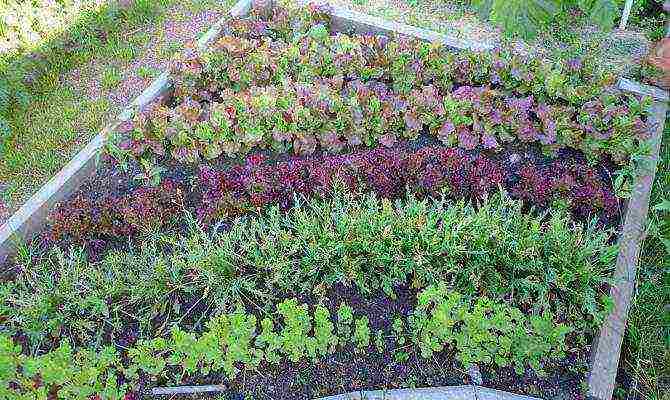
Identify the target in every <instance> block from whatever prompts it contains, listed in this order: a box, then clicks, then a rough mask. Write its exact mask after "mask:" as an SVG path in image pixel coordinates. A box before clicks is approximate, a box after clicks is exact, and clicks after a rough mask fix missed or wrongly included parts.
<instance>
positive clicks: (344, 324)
mask: <svg viewBox="0 0 670 400" xmlns="http://www.w3.org/2000/svg"><path fill="white" fill-rule="evenodd" d="M353 321H354V310H353V308H351V306H349V305H347V303H342V304H340V307H339V308H338V309H337V335H338V336H339V337H340V339H341V340H343V341H345V342H346V341H348V340H349V339H350V338H351V324H352V323H353Z"/></svg>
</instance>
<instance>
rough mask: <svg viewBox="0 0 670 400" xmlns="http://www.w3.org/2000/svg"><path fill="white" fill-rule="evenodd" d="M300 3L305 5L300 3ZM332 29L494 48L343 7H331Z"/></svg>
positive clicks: (469, 47) (462, 47) (458, 47)
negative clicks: (398, 35)
mask: <svg viewBox="0 0 670 400" xmlns="http://www.w3.org/2000/svg"><path fill="white" fill-rule="evenodd" d="M301 3H303V4H304V3H307V2H306V1H301ZM332 10H333V13H332V24H331V26H332V29H333V30H334V31H336V32H342V33H357V34H400V35H405V36H409V37H414V38H417V39H420V40H425V41H427V42H434V43H442V44H444V45H445V46H447V47H450V48H452V49H455V50H473V51H490V50H492V49H493V47H494V46H492V45H490V44H487V43H482V42H477V41H472V40H465V39H460V38H456V37H454V36H450V35H445V34H443V33H439V32H435V31H431V30H428V29H423V28H418V27H416V26H411V25H407V24H402V23H399V22H393V21H387V20H385V19H383V18H380V17H375V16H372V15H368V14H363V13H360V12H357V11H353V10H349V9H347V8H344V7H337V6H335V7H332Z"/></svg>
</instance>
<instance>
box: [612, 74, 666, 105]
mask: <svg viewBox="0 0 670 400" xmlns="http://www.w3.org/2000/svg"><path fill="white" fill-rule="evenodd" d="M617 86H618V87H619V89H621V90H625V91H627V92H631V93H636V94H639V95H643V96H650V97H651V98H653V99H654V100H658V101H664V102H667V101H668V100H670V96H669V95H668V92H667V91H665V90H663V89H660V88H657V87H656V86H649V85H643V84H641V83H638V82H635V81H632V80H630V79H628V78H619V82H618V83H617Z"/></svg>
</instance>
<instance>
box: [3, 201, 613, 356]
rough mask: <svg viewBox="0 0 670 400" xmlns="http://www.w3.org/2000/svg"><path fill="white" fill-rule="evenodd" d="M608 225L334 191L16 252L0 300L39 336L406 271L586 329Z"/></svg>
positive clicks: (141, 326)
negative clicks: (133, 233) (206, 219)
mask: <svg viewBox="0 0 670 400" xmlns="http://www.w3.org/2000/svg"><path fill="white" fill-rule="evenodd" d="M180 231H182V230H180ZM611 233H612V232H610V231H603V230H602V229H598V228H596V227H594V226H592V225H586V226H584V225H582V224H580V223H575V222H572V221H571V219H570V217H569V215H568V214H567V213H566V212H565V211H563V210H560V209H557V210H553V211H552V212H551V213H550V214H546V215H544V214H543V215H529V214H526V213H524V212H523V211H522V206H521V203H519V202H514V201H512V200H510V199H509V198H507V197H506V196H502V195H495V196H493V197H492V198H490V199H489V200H487V201H485V202H483V203H482V204H481V205H480V206H479V207H478V208H474V207H473V206H471V205H468V204H466V203H463V202H459V203H451V202H448V201H447V200H445V199H442V200H440V199H438V200H437V201H435V202H433V201H428V200H424V201H419V200H417V199H415V198H414V197H411V196H410V197H409V198H407V199H405V200H397V201H396V202H395V203H391V202H390V201H388V200H380V199H377V198H376V197H374V196H371V195H368V196H362V197H359V199H358V200H356V199H355V198H354V197H352V196H351V195H342V194H338V193H335V194H334V195H333V198H332V199H330V200H316V199H313V200H311V201H309V202H307V203H304V202H299V203H298V204H297V205H295V206H294V207H293V208H291V209H290V210H289V211H287V212H281V211H280V210H279V209H278V208H277V207H273V208H271V209H269V210H268V211H267V212H266V213H263V214H261V215H259V216H255V217H248V218H238V219H235V220H234V221H231V222H230V223H228V224H225V225H217V226H215V227H213V228H212V232H211V231H210V230H209V229H208V230H204V228H202V227H199V226H197V225H195V221H192V222H191V223H190V224H189V229H187V230H186V232H185V233H180V232H174V231H168V230H166V229H162V230H161V231H160V232H148V233H147V234H145V235H143V237H142V240H140V241H138V242H137V244H136V245H134V246H130V247H129V248H121V249H118V250H116V249H109V250H108V251H107V252H106V253H104V254H103V255H102V256H101V257H100V261H90V260H88V258H87V257H86V255H85V254H84V253H83V252H82V251H80V250H76V249H74V248H73V249H70V250H69V251H68V252H63V251H60V250H58V249H55V250H53V251H52V253H51V254H49V255H47V256H45V257H44V258H35V259H32V258H30V254H31V253H30V252H21V254H20V257H19V258H18V259H17V265H16V267H15V268H14V269H13V270H12V271H14V274H15V276H13V277H12V279H11V281H7V282H4V283H2V286H0V288H1V289H2V294H3V296H2V297H1V300H0V310H2V315H3V318H2V319H3V321H4V322H3V323H4V324H5V326H6V328H7V329H11V331H12V332H14V333H16V334H19V335H20V336H21V337H22V338H24V339H25V340H26V341H28V342H29V343H30V344H31V346H33V348H35V349H36V348H40V346H46V347H47V348H48V347H50V346H51V345H52V344H53V343H55V342H57V341H58V339H60V338H69V339H70V340H72V341H73V342H74V343H81V344H91V343H98V342H99V341H100V340H103V339H110V336H109V335H112V336H113V337H117V338H118V336H115V335H119V331H118V330H120V329H122V327H123V326H125V324H128V323H130V324H131V325H132V326H134V327H136V329H138V330H139V333H140V335H142V336H146V335H152V334H153V333H154V332H155V330H156V329H159V330H160V329H161V327H162V328H165V327H166V326H169V324H170V322H172V321H174V320H175V318H176V319H177V320H180V319H182V318H180V315H182V313H183V312H184V311H186V310H189V309H192V307H196V306H197V310H198V312H194V314H193V315H191V316H189V320H190V318H196V320H197V318H199V317H200V316H202V315H205V314H207V313H208V312H211V311H217V312H228V311H230V310H231V308H234V304H236V303H237V302H239V301H245V300H251V299H254V300H253V301H255V302H258V303H257V304H263V302H265V301H267V300H269V299H272V298H275V297H277V296H279V297H290V296H295V295H296V294H314V295H318V294H320V293H321V294H322V293H324V291H326V290H328V289H329V288H332V287H333V286H334V285H345V286H355V287H357V288H358V290H359V291H360V292H361V293H363V294H368V293H375V292H377V291H378V290H383V291H384V292H386V293H387V294H389V295H391V294H392V293H393V292H394V290H395V289H394V288H396V287H398V286H399V285H405V284H411V285H412V286H413V287H418V288H423V287H425V286H427V285H429V284H431V283H435V282H440V281H444V282H450V284H451V285H453V286H454V288H455V290H457V291H459V292H461V293H463V294H465V295H468V296H477V295H479V294H486V295H487V296H488V297H489V298H492V299H494V300H496V301H503V300H506V301H510V302H511V305H512V306H514V307H517V308H519V309H521V310H522V311H524V312H527V313H530V314H533V315H541V314H543V313H544V312H545V311H548V312H552V313H553V314H554V315H556V318H557V319H558V320H560V321H564V322H566V323H568V324H569V325H570V326H571V327H573V328H575V329H577V330H578V332H579V333H580V334H579V336H578V337H579V339H578V340H586V336H585V335H587V334H588V331H589V330H590V329H591V328H593V327H594V326H597V322H598V321H599V319H600V318H601V317H602V315H603V312H604V310H605V308H606V305H607V304H608V300H607V299H608V298H607V296H606V295H605V293H606V290H607V287H606V284H607V282H608V281H609V274H610V271H611V268H612V265H613V259H614V257H615V255H616V246H611V245H609V244H608V243H609V241H610V237H611ZM81 282H86V284H81ZM194 302H196V303H197V304H194ZM195 325H197V323H195ZM110 329H111V332H110ZM122 335H126V333H123V332H122ZM52 341H54V342H52Z"/></svg>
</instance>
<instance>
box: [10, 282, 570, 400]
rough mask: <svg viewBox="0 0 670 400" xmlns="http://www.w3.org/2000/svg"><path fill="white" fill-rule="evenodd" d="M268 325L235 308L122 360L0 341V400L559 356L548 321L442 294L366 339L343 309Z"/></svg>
mask: <svg viewBox="0 0 670 400" xmlns="http://www.w3.org/2000/svg"><path fill="white" fill-rule="evenodd" d="M268 315H269V316H266V317H264V318H262V320H261V321H260V324H259V323H258V320H257V317H256V316H255V315H254V314H250V313H246V312H245V311H244V309H243V308H241V307H240V308H238V309H237V310H236V311H235V312H233V313H230V314H222V315H218V316H215V317H213V318H212V319H210V320H209V321H208V322H207V323H206V329H205V331H204V332H202V334H196V333H194V332H187V331H184V330H182V329H180V328H179V327H178V326H177V325H174V326H173V327H172V329H171V331H170V335H169V336H168V337H157V338H153V339H143V340H139V341H137V343H135V344H134V345H132V346H131V347H127V348H125V349H124V350H123V351H122V352H121V351H119V350H117V348H116V347H114V346H105V347H104V348H102V350H94V349H76V348H73V347H72V345H71V344H70V343H69V342H68V341H67V340H63V341H62V342H61V343H60V345H59V346H58V347H57V348H56V349H54V350H53V351H51V352H48V353H46V354H43V355H39V356H25V355H23V352H22V349H21V346H19V345H16V344H15V342H13V340H12V339H11V338H10V337H8V336H6V335H4V334H0V361H1V362H2V365H3V373H2V374H0V396H2V398H3V399H8V400H19V399H29V398H30V399H47V398H50V396H51V397H57V398H64V399H65V398H66V399H72V400H90V399H92V398H97V399H110V400H112V399H122V398H124V399H126V400H128V399H131V398H134V397H135V396H134V395H133V392H136V391H137V390H138V389H140V388H141V386H144V385H146V384H150V385H151V384H155V383H154V382H157V383H159V384H164V383H173V384H178V383H180V382H182V381H183V380H184V379H189V378H191V377H193V376H204V377H206V376H216V375H217V374H224V376H225V377H227V378H228V379H234V378H235V377H236V376H237V375H238V373H239V372H240V371H241V370H246V371H248V372H251V371H254V370H257V369H258V368H259V367H261V366H264V365H267V364H270V365H273V364H285V363H287V362H291V363H298V362H300V361H302V360H305V359H308V360H311V362H313V363H314V362H316V361H317V360H318V359H320V358H324V357H326V356H328V355H332V354H333V353H335V352H336V351H342V350H343V349H344V348H345V347H349V346H351V347H353V348H354V349H355V351H356V352H360V353H367V352H369V351H371V350H372V348H374V349H376V351H378V352H379V353H384V352H393V353H394V355H395V359H396V360H397V362H403V360H406V359H407V353H408V349H409V347H410V346H408V344H411V345H413V346H414V347H415V348H417V352H418V353H420V355H421V356H422V357H424V358H430V357H432V355H433V354H434V353H438V352H442V351H445V350H446V349H449V350H451V349H453V350H455V351H456V352H457V358H458V360H459V361H460V362H461V363H462V365H463V366H465V367H467V366H469V365H473V364H476V363H483V364H493V365H497V366H498V367H504V366H507V365H514V366H515V369H516V370H517V371H518V373H523V372H524V371H525V369H526V367H527V366H529V365H530V366H531V367H532V368H533V369H535V370H537V371H541V369H542V363H543V362H544V361H546V360H548V359H550V358H554V359H555V358H560V357H562V356H564V355H565V349H566V344H565V337H566V335H567V334H568V333H569V332H570V328H568V327H566V326H565V325H563V324H555V323H554V321H553V316H552V315H551V314H550V313H544V314H542V315H533V316H526V315H524V313H522V312H521V311H520V310H519V309H517V308H514V307H510V306H508V305H506V304H504V303H498V302H494V301H491V300H488V299H486V298H480V299H478V300H477V301H472V300H469V299H468V298H467V297H464V296H462V295H461V294H459V293H458V292H456V291H453V290H450V289H448V288H447V287H446V285H444V284H441V285H435V286H429V287H428V288H426V289H425V290H423V291H422V292H420V293H419V294H418V298H417V304H416V306H415V308H414V310H413V311H412V312H411V313H410V314H409V316H407V318H405V317H404V316H396V317H395V318H394V319H393V323H392V324H389V326H386V327H384V329H382V328H380V329H377V330H374V331H373V330H372V329H371V326H370V323H369V320H368V318H367V316H361V315H355V310H354V309H353V308H352V307H351V306H349V305H347V304H346V303H342V304H340V305H339V307H338V308H337V311H336V319H333V318H332V317H331V313H330V311H329V310H328V309H327V308H326V307H324V306H322V305H318V304H317V305H316V306H315V307H309V306H308V305H307V304H299V303H298V301H297V300H296V299H287V300H284V301H283V302H281V303H279V304H277V306H276V309H275V310H274V312H272V313H269V314H268ZM122 353H123V354H122ZM150 382H151V383H150ZM96 396H97V397H96Z"/></svg>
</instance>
